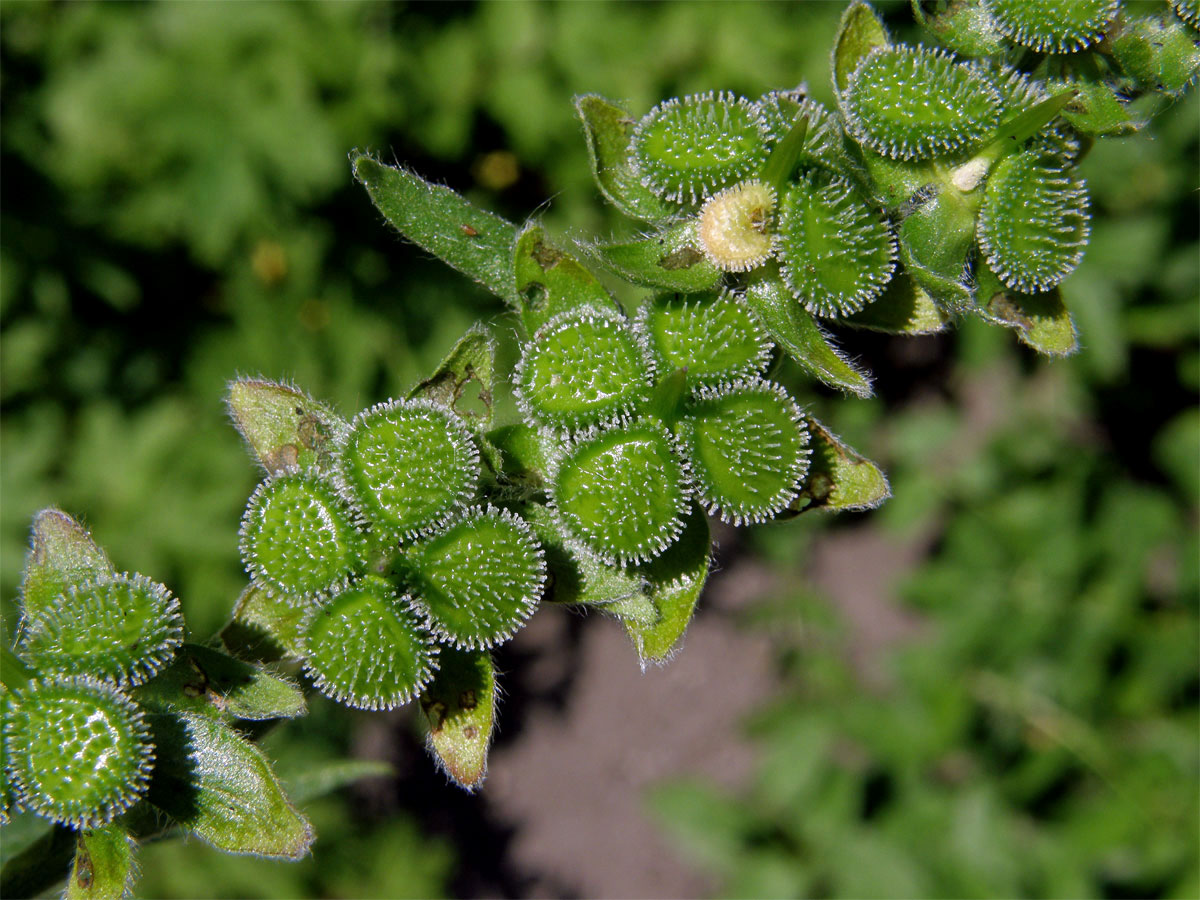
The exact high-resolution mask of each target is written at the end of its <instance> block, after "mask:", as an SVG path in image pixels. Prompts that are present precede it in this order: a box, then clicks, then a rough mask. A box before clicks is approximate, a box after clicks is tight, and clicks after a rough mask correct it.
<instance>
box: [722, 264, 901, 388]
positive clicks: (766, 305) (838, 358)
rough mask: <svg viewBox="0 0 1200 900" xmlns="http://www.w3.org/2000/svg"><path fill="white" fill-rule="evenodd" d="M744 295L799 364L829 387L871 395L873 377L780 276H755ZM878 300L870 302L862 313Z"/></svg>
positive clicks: (779, 343) (777, 339)
mask: <svg viewBox="0 0 1200 900" xmlns="http://www.w3.org/2000/svg"><path fill="white" fill-rule="evenodd" d="M893 280H895V279H893ZM745 299H746V304H747V305H748V306H749V307H750V309H751V310H752V311H753V312H754V314H755V315H756V316H757V317H758V320H759V322H761V323H762V326H763V327H764V328H765V329H766V330H767V332H768V333H769V334H770V335H771V338H772V339H773V340H774V341H775V343H776V344H778V345H779V346H780V347H781V348H783V350H784V352H786V353H787V354H788V356H790V357H791V358H792V359H793V360H795V361H796V363H797V365H799V366H800V368H802V369H804V371H806V372H808V374H810V375H812V376H813V377H814V378H816V379H818V380H819V381H821V382H823V383H825V384H827V385H829V386H830V387H834V388H837V389H838V390H841V391H847V392H848V393H851V394H857V395H858V396H859V397H870V396H871V394H872V388H871V377H870V376H869V375H868V374H867V373H866V372H864V371H862V370H861V369H859V368H858V367H857V366H855V365H854V364H853V363H851V362H850V361H849V360H848V359H846V358H845V357H844V356H843V355H842V354H841V352H840V351H839V350H838V348H837V346H836V345H835V344H834V343H833V341H832V340H830V338H829V336H828V335H826V334H825V332H824V331H822V329H821V327H820V326H819V325H818V324H817V322H816V319H814V318H813V316H812V313H810V312H808V311H807V310H805V309H804V308H803V307H802V306H801V305H800V304H799V303H797V302H796V298H795V297H793V296H792V294H791V291H789V290H788V288H787V286H786V285H785V284H784V283H783V282H782V281H780V280H779V278H778V277H777V276H776V277H767V278H760V279H756V280H755V281H754V282H752V283H751V284H750V286H749V287H747V288H746V293H745ZM879 302H880V301H878V300H877V301H876V302H875V303H872V304H869V305H868V306H867V307H866V308H865V309H864V310H863V311H862V314H866V313H869V312H870V311H871V310H872V309H873V308H874V307H875V306H876V304H877V303H879Z"/></svg>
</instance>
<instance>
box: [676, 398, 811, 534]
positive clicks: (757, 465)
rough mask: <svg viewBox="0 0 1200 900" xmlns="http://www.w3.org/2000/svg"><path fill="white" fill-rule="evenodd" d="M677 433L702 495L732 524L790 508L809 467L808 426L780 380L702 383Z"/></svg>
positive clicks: (760, 519)
mask: <svg viewBox="0 0 1200 900" xmlns="http://www.w3.org/2000/svg"><path fill="white" fill-rule="evenodd" d="M678 435H679V442H680V446H681V448H682V449H683V452H684V454H685V456H686V458H687V461H688V471H689V474H690V475H691V478H692V482H693V485H694V487H695V490H696V494H697V497H698V499H699V500H700V502H701V503H702V504H703V505H704V507H705V508H706V509H708V510H710V511H712V512H715V513H717V514H719V515H720V516H721V518H722V519H724V520H725V521H726V522H732V523H733V524H734V525H742V524H745V523H754V522H763V521H766V520H767V519H770V518H772V517H774V516H775V515H776V514H777V513H779V512H780V511H782V510H784V509H786V508H787V506H788V504H789V503H791V502H792V500H793V499H794V498H795V496H796V492H797V491H798V490H799V488H800V485H801V484H802V483H803V481H804V475H805V473H806V472H807V471H808V455H809V450H808V430H807V429H806V428H805V427H804V423H803V419H802V418H801V415H800V410H799V409H797V407H796V403H795V401H793V400H792V398H791V397H789V396H788V394H787V392H786V391H785V390H784V389H783V388H782V387H780V386H779V385H777V384H775V383H774V382H770V381H760V380H754V381H744V382H738V383H734V384H728V385H724V386H722V387H720V388H716V389H710V388H705V389H703V390H701V391H700V392H699V393H698V395H697V396H696V397H695V398H694V399H693V401H692V403H691V404H689V408H688V412H687V414H686V415H685V416H684V417H683V419H682V420H681V421H680V423H679V426H678Z"/></svg>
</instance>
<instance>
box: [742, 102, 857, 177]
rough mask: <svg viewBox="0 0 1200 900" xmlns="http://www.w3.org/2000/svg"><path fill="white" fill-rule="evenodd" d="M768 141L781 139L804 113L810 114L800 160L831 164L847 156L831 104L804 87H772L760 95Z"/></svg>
mask: <svg viewBox="0 0 1200 900" xmlns="http://www.w3.org/2000/svg"><path fill="white" fill-rule="evenodd" d="M758 109H759V112H761V113H762V117H763V122H764V123H765V125H766V132H767V143H769V144H777V143H779V142H780V141H782V140H783V139H784V138H785V137H787V134H788V132H789V131H791V130H792V126H793V125H795V124H796V122H797V121H798V120H799V119H800V117H801V116H807V118H808V130H807V131H806V132H805V134H804V148H803V151H802V153H801V156H800V158H801V160H804V161H808V162H817V163H823V164H825V165H830V164H833V163H837V162H839V161H842V160H844V159H845V155H846V151H845V149H844V148H843V146H842V127H841V125H840V124H839V123H838V119H837V116H835V115H834V114H833V113H832V112H831V111H830V110H829V108H828V107H826V106H825V105H824V104H822V103H818V102H817V101H816V100H813V99H812V98H811V97H807V96H805V95H804V93H803V92H801V91H771V92H770V93H769V94H764V95H763V96H762V97H760V98H759V99H758Z"/></svg>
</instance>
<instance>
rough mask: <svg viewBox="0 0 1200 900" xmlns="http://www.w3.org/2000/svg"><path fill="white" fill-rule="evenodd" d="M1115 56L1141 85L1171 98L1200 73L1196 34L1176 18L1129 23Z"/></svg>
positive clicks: (1117, 42) (1119, 37)
mask: <svg viewBox="0 0 1200 900" xmlns="http://www.w3.org/2000/svg"><path fill="white" fill-rule="evenodd" d="M1112 53H1113V56H1114V57H1116V60H1117V62H1118V63H1120V64H1121V68H1122V69H1124V70H1125V72H1126V74H1128V75H1130V76H1131V77H1132V78H1133V79H1134V80H1135V81H1136V82H1137V83H1138V86H1139V87H1141V88H1143V89H1145V90H1151V91H1159V92H1161V93H1164V94H1168V95H1171V96H1174V95H1177V94H1179V93H1181V92H1182V91H1183V90H1184V89H1185V88H1187V86H1188V85H1189V84H1191V83H1192V81H1194V80H1195V78H1196V73H1197V72H1200V47H1198V46H1197V44H1196V32H1195V31H1194V30H1193V29H1191V28H1189V27H1187V26H1186V25H1184V24H1183V23H1182V22H1180V21H1179V20H1178V19H1176V18H1175V17H1174V16H1170V17H1167V16H1143V17H1141V18H1137V19H1134V20H1132V21H1130V22H1127V23H1125V26H1124V28H1122V29H1121V33H1120V34H1119V35H1117V37H1116V38H1115V39H1114V40H1113V42H1112Z"/></svg>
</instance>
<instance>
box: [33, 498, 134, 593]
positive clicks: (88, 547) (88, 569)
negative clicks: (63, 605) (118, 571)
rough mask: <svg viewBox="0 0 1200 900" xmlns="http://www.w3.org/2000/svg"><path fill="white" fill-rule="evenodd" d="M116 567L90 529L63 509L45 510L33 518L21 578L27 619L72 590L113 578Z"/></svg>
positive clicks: (51, 508)
mask: <svg viewBox="0 0 1200 900" xmlns="http://www.w3.org/2000/svg"><path fill="white" fill-rule="evenodd" d="M112 574H113V567H112V563H110V562H109V561H108V557H107V556H106V555H105V553H104V551H103V550H101V549H100V547H99V546H97V544H96V542H95V541H93V540H92V536H91V535H90V534H88V532H87V529H86V528H84V527H83V526H82V525H80V524H79V523H78V522H77V521H75V520H74V519H73V518H71V517H70V516H68V515H67V514H66V513H65V512H63V511H62V510H59V509H54V508H53V507H50V508H48V509H43V510H42V511H41V512H39V513H37V515H35V516H34V517H33V527H32V535H31V538H30V542H29V553H28V555H27V556H26V557H25V572H24V574H23V575H22V577H21V608H22V611H23V613H24V615H25V616H29V615H31V614H33V613H35V612H37V611H38V610H42V609H47V608H50V607H52V606H54V604H55V603H56V601H57V600H58V597H59V595H60V594H63V593H65V592H66V590H67V589H68V588H69V587H72V586H73V585H77V584H83V583H85V582H88V581H95V580H96V579H98V578H101V577H103V576H105V575H112Z"/></svg>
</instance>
